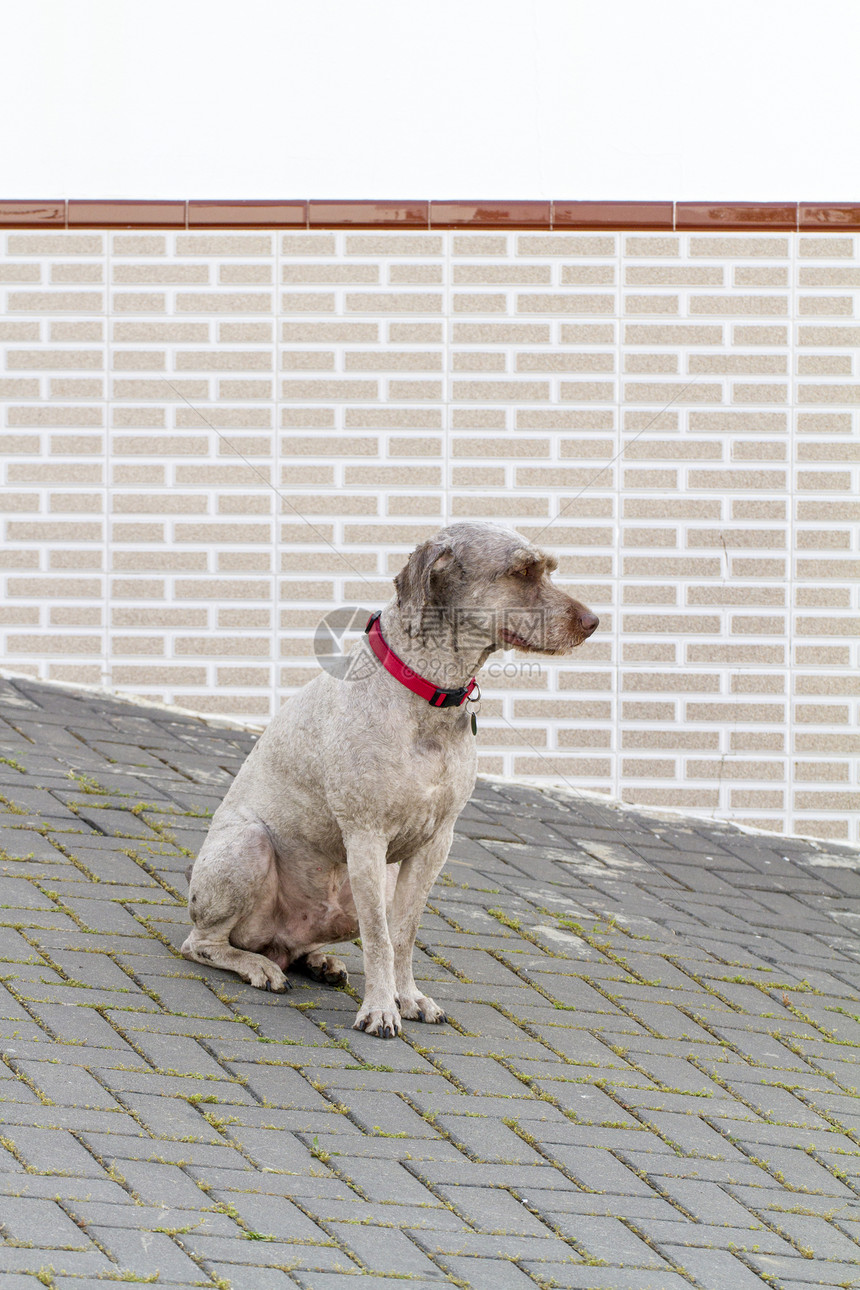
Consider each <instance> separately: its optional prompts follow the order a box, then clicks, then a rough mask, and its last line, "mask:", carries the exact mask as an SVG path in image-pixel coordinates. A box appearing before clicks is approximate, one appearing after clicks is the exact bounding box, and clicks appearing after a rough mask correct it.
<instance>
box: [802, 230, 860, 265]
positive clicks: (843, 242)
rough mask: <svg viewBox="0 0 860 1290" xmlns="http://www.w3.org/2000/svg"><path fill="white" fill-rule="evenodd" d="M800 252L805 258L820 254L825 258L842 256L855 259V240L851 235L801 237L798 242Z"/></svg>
mask: <svg viewBox="0 0 860 1290" xmlns="http://www.w3.org/2000/svg"><path fill="white" fill-rule="evenodd" d="M797 247H798V252H799V254H800V255H801V257H803V258H807V257H817V256H820V257H822V258H823V259H825V260H836V259H839V258H840V257H844V258H846V259H849V260H850V259H853V256H854V242H853V239H852V238H850V237H834V236H832V234H828V235H827V236H826V237H801V238H798V242H797Z"/></svg>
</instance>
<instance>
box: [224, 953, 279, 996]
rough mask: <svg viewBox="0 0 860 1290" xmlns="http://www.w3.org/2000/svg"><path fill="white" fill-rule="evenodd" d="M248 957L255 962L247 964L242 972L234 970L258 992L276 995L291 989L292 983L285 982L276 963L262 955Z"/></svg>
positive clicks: (240, 969) (238, 969)
mask: <svg viewBox="0 0 860 1290" xmlns="http://www.w3.org/2000/svg"><path fill="white" fill-rule="evenodd" d="M248 957H249V958H251V957H253V958H254V959H256V960H257V961H256V962H255V963H253V964H249V965H248V967H247V968H246V969H244V970H243V969H242V968H237V969H236V970H237V971H238V973H239V975H240V976H242V977H244V978H245V980H246V981H247V982H248V983H249V984H250V985H254V986H256V987H257V989H258V990H274V991H275V992H276V993H277V994H282V993H283V991H284V990H290V989H292V984H293V983H292V981H288V980H287V978H286V976H285V975H284V973H283V972H282V971H281V969H280V968H279V967H278V965H277V963H272V962H271V960H269V959H266V958H263V956H262V954H254V955H253V956H252V955H250V954H249V955H248Z"/></svg>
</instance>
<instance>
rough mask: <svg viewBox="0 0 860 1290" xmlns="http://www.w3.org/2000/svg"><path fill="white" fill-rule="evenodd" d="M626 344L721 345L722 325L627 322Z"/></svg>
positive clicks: (625, 331) (625, 329)
mask: <svg viewBox="0 0 860 1290" xmlns="http://www.w3.org/2000/svg"><path fill="white" fill-rule="evenodd" d="M624 342H625V344H627V345H722V343H723V329H722V327H710V326H702V325H701V324H697V323H627V324H626V325H625V327H624Z"/></svg>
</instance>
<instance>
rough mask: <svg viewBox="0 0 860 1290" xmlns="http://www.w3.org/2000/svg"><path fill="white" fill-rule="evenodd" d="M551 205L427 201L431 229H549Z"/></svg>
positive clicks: (541, 203)
mask: <svg viewBox="0 0 860 1290" xmlns="http://www.w3.org/2000/svg"><path fill="white" fill-rule="evenodd" d="M551 213H552V203H551V202H548V201H547V202H501V201H498V202H497V201H492V202H482V201H472V202H431V203H430V227H431V228H549V227H550V216H551Z"/></svg>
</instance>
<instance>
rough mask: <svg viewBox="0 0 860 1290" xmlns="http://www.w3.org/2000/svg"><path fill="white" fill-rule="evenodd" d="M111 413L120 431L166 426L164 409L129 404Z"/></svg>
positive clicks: (197, 418)
mask: <svg viewBox="0 0 860 1290" xmlns="http://www.w3.org/2000/svg"><path fill="white" fill-rule="evenodd" d="M111 412H112V419H113V425H114V427H115V428H116V429H120V430H122V429H125V430H163V429H164V427H165V425H166V414H165V410H164V408H154V407H144V408H135V407H129V406H128V405H127V404H125V405H123V404H119V405H118V406H117V407H115V408H112V409H111ZM195 421H196V423H197V425H198V426H201V425H202V423H201V421H200V418H199V417H196V418H195ZM60 451H62V449H60Z"/></svg>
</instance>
